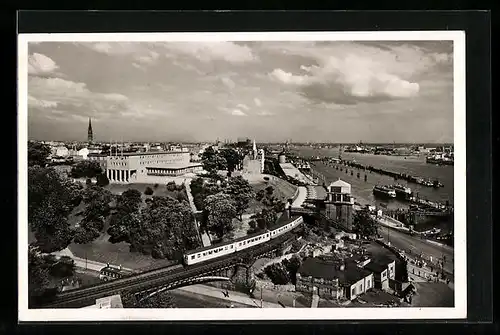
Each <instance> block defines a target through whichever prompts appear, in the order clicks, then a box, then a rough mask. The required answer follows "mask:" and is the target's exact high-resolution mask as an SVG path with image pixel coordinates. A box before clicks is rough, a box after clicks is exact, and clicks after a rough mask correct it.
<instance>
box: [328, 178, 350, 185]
mask: <svg viewBox="0 0 500 335" xmlns="http://www.w3.org/2000/svg"><path fill="white" fill-rule="evenodd" d="M330 186H340V187H346V186H349V187H351V184H349V183H347V182H345V181H343V180H341V179H340V178H339V179H338V180H336V181H334V182H332V183H331V184H330Z"/></svg>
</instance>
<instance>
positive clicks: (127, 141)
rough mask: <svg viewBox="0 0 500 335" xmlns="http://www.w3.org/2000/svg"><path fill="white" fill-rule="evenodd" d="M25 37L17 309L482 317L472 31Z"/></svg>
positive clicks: (24, 313)
mask: <svg viewBox="0 0 500 335" xmlns="http://www.w3.org/2000/svg"><path fill="white" fill-rule="evenodd" d="M18 48H19V49H18V59H19V70H18V72H19V82H18V87H19V101H18V104H19V110H18V138H19V140H18V142H19V149H18V150H19V152H18V155H19V158H18V159H19V175H18V183H19V189H18V194H19V205H18V215H19V221H18V245H19V249H18V253H19V285H20V286H19V317H20V319H21V320H23V321H41V320H43V321H49V320H54V321H73V320H76V321H78V320H84V321H85V320H86V321H89V320H246V319H257V320H274V319H277V320H288V319H289V320H299V319H336V320H342V319H408V318H411V319H433V318H448V319H453V318H464V317H466V303H467V286H466V252H467V250H466V244H465V242H466V217H465V215H466V205H465V203H466V202H465V195H466V183H465V169H466V164H465V37H464V33H463V32H460V31H414V32H396V31H394V32H356V33H348V32H343V33H333V32H332V33H327V32H324V33H314V32H310V33H299V32H294V33H241V34H240V33H161V34H153V33H148V34H138V33H137V34H136V33H133V34H132V33H131V34H125V33H121V34H21V35H19V45H18ZM220 309H223V310H220ZM242 309H243V310H242Z"/></svg>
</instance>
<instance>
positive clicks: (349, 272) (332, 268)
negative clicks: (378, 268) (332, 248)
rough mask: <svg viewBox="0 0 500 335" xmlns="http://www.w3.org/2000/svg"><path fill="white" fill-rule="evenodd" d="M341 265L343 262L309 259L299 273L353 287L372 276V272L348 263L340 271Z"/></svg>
mask: <svg viewBox="0 0 500 335" xmlns="http://www.w3.org/2000/svg"><path fill="white" fill-rule="evenodd" d="M341 264H343V262H342V261H341V260H340V261H335V260H326V259H320V258H312V257H309V258H306V259H305V260H304V262H303V263H302V266H301V267H300V269H299V271H298V272H299V273H300V274H301V275H302V276H311V277H313V278H323V279H329V280H332V279H338V281H339V283H340V284H342V285H352V284H354V283H356V282H358V281H359V280H361V279H363V278H365V277H367V276H369V275H370V274H371V271H368V270H365V269H362V268H358V267H357V266H356V265H354V264H352V263H346V264H345V267H344V270H340V268H339V265H341Z"/></svg>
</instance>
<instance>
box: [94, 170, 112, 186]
mask: <svg viewBox="0 0 500 335" xmlns="http://www.w3.org/2000/svg"><path fill="white" fill-rule="evenodd" d="M97 185H99V186H106V185H109V179H108V177H107V176H106V174H104V173H101V174H99V175H97Z"/></svg>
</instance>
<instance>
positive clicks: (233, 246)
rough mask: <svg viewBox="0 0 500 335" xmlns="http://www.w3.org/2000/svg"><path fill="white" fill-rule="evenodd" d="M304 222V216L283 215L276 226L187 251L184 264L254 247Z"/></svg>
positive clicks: (195, 262) (191, 263) (199, 261)
mask: <svg viewBox="0 0 500 335" xmlns="http://www.w3.org/2000/svg"><path fill="white" fill-rule="evenodd" d="M303 222H304V219H303V218H302V216H299V217H296V218H293V219H289V218H287V217H286V216H283V217H282V218H280V219H279V220H278V223H277V224H276V225H275V226H273V227H271V228H270V229H268V230H266V231H265V232H259V233H255V234H250V235H247V236H243V237H240V238H237V239H235V240H232V241H229V242H225V243H221V244H217V245H211V246H207V247H204V248H200V249H195V250H190V251H186V252H185V253H184V264H186V265H193V264H198V263H201V262H205V261H208V260H211V259H215V258H218V257H222V256H226V255H229V254H231V253H234V252H238V251H242V250H245V249H247V248H251V247H254V246H256V245H259V244H261V243H265V242H267V241H269V240H271V239H273V238H276V237H278V236H281V235H283V234H285V233H286V232H289V231H291V230H293V229H294V228H295V227H297V226H298V225H300V224H302V223H303Z"/></svg>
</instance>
